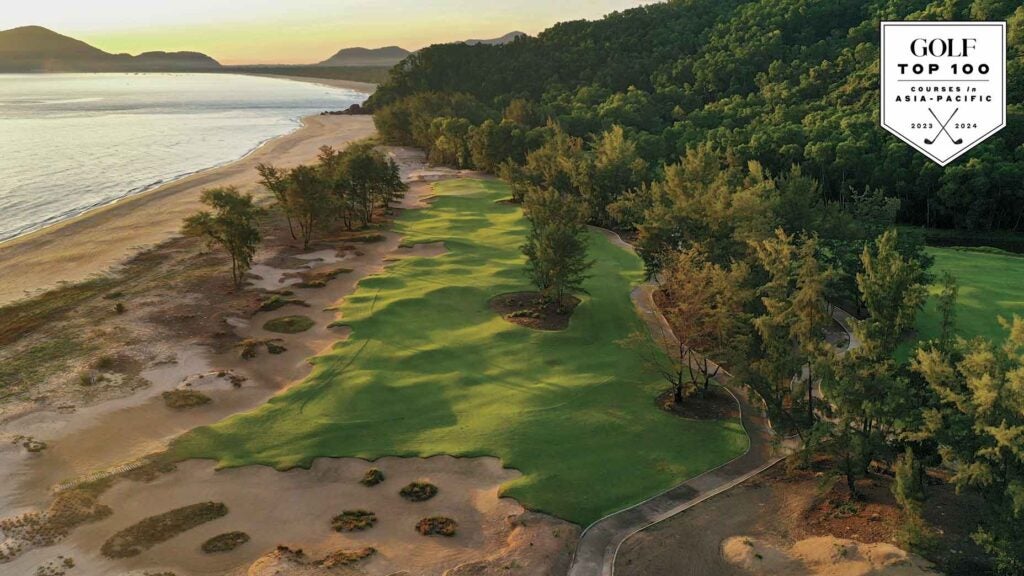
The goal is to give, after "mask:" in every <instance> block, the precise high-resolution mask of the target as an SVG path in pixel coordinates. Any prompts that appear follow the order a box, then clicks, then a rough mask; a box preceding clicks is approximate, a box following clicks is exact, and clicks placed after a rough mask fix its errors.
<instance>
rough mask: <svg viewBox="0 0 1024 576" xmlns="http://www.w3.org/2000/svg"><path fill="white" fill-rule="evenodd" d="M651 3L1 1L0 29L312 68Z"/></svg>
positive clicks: (106, 46) (134, 49)
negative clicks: (366, 50)
mask: <svg viewBox="0 0 1024 576" xmlns="http://www.w3.org/2000/svg"><path fill="white" fill-rule="evenodd" d="M650 3H651V1H650V0H646V1H645V0H505V1H498V0H433V1H424V0H298V1H296V0H4V1H3V2H0V4H2V6H0V30H6V29H8V28H14V27H17V26H26V25H31V24H35V25H39V26H45V27H47V28H51V29H53V30H55V31H57V32H60V33H62V34H65V35H68V36H73V37H75V38H78V39H80V40H84V41H86V42H88V43H90V44H92V45H94V46H96V47H98V48H101V49H103V50H106V51H108V52H130V53H133V54H136V53H139V52H145V51H148V50H169V51H174V50H197V51H200V52H205V53H207V54H209V55H211V56H213V57H214V58H217V59H218V60H220V61H221V62H223V63H225V64H245V63H256V62H258V63H311V62H316V61H319V60H324V59H326V58H328V57H329V56H331V55H332V54H334V52H336V51H337V50H338V49H340V48H345V47H350V46H366V47H370V48H376V47H380V46H388V45H399V46H402V47H403V48H406V49H409V50H415V49H418V48H421V47H423V46H426V45H429V44H433V43H435V42H446V41H454V40H463V39H466V38H491V37H496V36H501V35H502V34H505V33H506V32H511V31H513V30H522V31H523V32H526V33H528V34H536V33H537V32H539V31H541V30H543V29H545V28H547V27H548V26H550V25H551V24H553V23H555V22H558V21H562V20H575V19H579V18H587V19H593V18H598V17H600V16H603V15H604V14H606V13H608V12H612V11H615V10H622V9H624V8H630V7H633V6H639V5H642V4H650Z"/></svg>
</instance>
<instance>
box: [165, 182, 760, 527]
mask: <svg viewBox="0 0 1024 576" xmlns="http://www.w3.org/2000/svg"><path fill="white" fill-rule="evenodd" d="M435 193H436V195H437V199H436V200H435V201H434V202H433V203H432V205H431V206H430V207H429V208H427V209H423V210H412V211H406V212H404V213H402V214H401V216H400V217H399V218H398V219H397V221H396V223H395V230H396V231H397V232H398V233H400V234H402V235H403V236H404V243H405V244H417V243H432V242H444V244H445V246H446V248H447V250H448V252H447V253H446V254H443V255H441V256H436V257H415V258H406V259H402V260H400V261H397V262H395V263H393V264H391V265H389V266H388V268H387V269H386V270H385V271H384V272H383V273H381V274H379V275H376V276H372V277H369V278H366V279H364V280H363V281H362V282H361V283H360V285H359V287H358V289H357V290H356V292H355V293H354V294H353V295H352V296H350V297H348V298H346V300H345V301H344V303H343V304H342V305H341V307H340V309H339V314H340V316H339V318H340V319H339V321H338V323H339V324H342V325H345V326H349V327H351V329H352V332H351V336H350V337H349V338H347V339H346V340H344V341H341V342H339V343H338V344H337V345H336V346H334V348H333V349H332V350H331V351H330V352H329V353H326V354H324V355H321V356H319V357H317V358H315V359H314V360H313V363H314V367H313V371H312V373H311V375H310V376H309V377H308V378H307V379H306V380H305V381H304V382H302V383H301V384H298V385H296V386H294V387H292V388H290V389H289V390H287V391H286V392H284V393H281V394H279V395H277V396H275V397H274V398H272V399H271V400H270V401H269V402H268V403H267V404H265V405H263V406H262V407H260V408H258V409H256V410H253V411H251V412H248V413H243V414H239V415H237V416H234V417H232V418H229V419H227V420H224V421H222V422H219V423H217V424H215V425H213V426H209V427H203V428H198V429H196V430H194V431H192V432H190V433H189V434H187V435H185V436H183V437H182V438H180V439H178V440H177V441H176V442H175V443H174V445H173V447H172V455H173V456H174V457H175V458H179V459H186V458H212V459H216V460H217V461H218V462H219V463H220V465H221V466H228V467H231V466H244V465H249V464H264V465H270V466H274V467H276V468H278V469H288V468H292V467H296V466H301V467H307V466H309V465H310V464H311V462H312V461H313V460H314V459H315V458H318V457H360V458H366V459H371V460H372V459H376V458H380V457H384V456H422V457H427V456H433V455H438V454H450V455H453V456H495V457H498V458H500V459H501V460H502V462H503V464H504V465H505V466H506V467H510V468H515V469H518V470H519V471H521V472H522V474H523V475H522V476H521V477H520V478H518V479H516V480H514V481H512V482H510V483H508V484H507V485H505V486H504V487H503V495H505V496H510V497H513V498H516V499H517V500H519V502H521V503H522V504H523V505H524V506H526V507H528V508H531V509H534V510H539V511H542V512H547V513H550V514H554V515H556V516H559V517H561V518H564V519H567V520H571V521H573V522H576V523H579V524H581V525H586V524H588V523H590V522H591V521H593V520H596V519H597V518H599V517H601V516H602V515H604V514H607V513H610V512H613V511H615V510H618V509H620V508H622V507H625V506H628V505H631V504H634V503H636V502H639V501H641V500H644V499H646V498H648V497H650V496H652V495H654V494H656V493H658V492H660V491H662V490H664V489H667V488H669V487H671V486H674V485H675V484H677V483H679V482H681V481H683V480H685V479H687V478H690V477H692V476H695V475H697V474H699V473H701V472H703V471H705V470H708V469H710V468H713V467H715V466H718V465H720V464H722V463H724V462H726V461H728V460H730V459H732V458H734V457H736V456H738V455H740V454H741V453H742V452H743V451H744V450H746V448H747V445H748V439H747V436H746V434H745V432H744V431H743V429H742V426H741V425H740V423H739V421H738V420H731V421H693V420H686V419H682V418H679V417H677V416H674V415H671V414H668V413H666V412H663V411H661V410H659V409H658V408H657V407H656V406H655V402H654V399H655V397H656V396H657V395H658V393H659V392H661V391H663V390H664V389H666V388H667V387H668V386H667V384H666V383H664V382H663V381H662V380H660V379H659V377H658V376H657V375H655V374H653V373H652V372H651V371H649V370H647V369H646V367H645V366H644V363H643V362H642V360H641V359H640V358H639V357H638V355H637V353H636V352H635V351H633V350H631V349H629V348H628V347H627V346H625V345H623V344H622V343H621V342H620V340H621V339H624V338H626V337H628V336H629V335H630V334H631V333H633V332H635V331H637V330H642V329H643V328H644V327H643V324H642V321H641V320H640V318H639V317H638V315H637V312H636V310H635V308H634V306H633V303H632V301H631V300H630V291H631V290H632V288H633V287H634V286H636V285H637V284H638V283H640V282H641V281H642V280H643V267H642V264H641V262H640V260H639V258H637V257H636V255H634V254H632V253H630V252H627V251H626V250H623V249H622V248H620V247H617V246H615V245H613V244H612V243H611V242H609V241H608V240H607V239H606V238H605V237H603V236H602V235H601V234H599V233H597V232H592V233H591V234H590V244H589V246H590V257H591V258H592V259H593V260H594V261H595V264H594V267H593V268H592V269H591V276H590V278H589V279H588V280H587V281H586V283H585V287H586V290H587V292H588V293H587V294H583V295H581V299H582V303H581V304H580V305H579V306H578V307H577V308H576V311H575V312H574V314H573V316H572V320H571V322H570V325H569V328H568V329H566V330H564V331H560V332H542V331H536V330H532V329H530V328H525V327H521V326H517V325H514V324H512V323H509V322H507V321H506V320H504V319H503V318H501V317H500V316H499V315H498V314H496V313H495V312H493V311H492V310H491V309H490V308H489V307H488V301H489V300H490V299H491V298H492V297H493V296H496V295H498V294H503V293H508V292H514V291H521V290H530V289H531V288H530V286H529V284H528V283H527V280H526V276H525V274H524V272H523V267H524V262H525V260H524V258H523V256H522V254H521V253H520V250H519V247H520V246H521V245H522V244H523V242H524V240H525V236H526V232H527V227H528V223H527V221H526V220H525V219H524V218H523V216H522V211H521V209H520V208H519V207H518V206H514V205H511V204H509V203H507V202H500V201H501V200H503V199H506V198H508V197H509V189H508V187H507V185H505V184H503V183H501V182H497V181H490V180H451V181H445V182H440V183H437V184H435ZM440 488H441V490H444V486H440Z"/></svg>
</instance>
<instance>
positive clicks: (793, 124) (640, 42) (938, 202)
mask: <svg viewBox="0 0 1024 576" xmlns="http://www.w3.org/2000/svg"><path fill="white" fill-rule="evenodd" d="M901 19H909V20H914V19H918V20H968V19H986V20H1006V21H1007V22H1008V31H1009V32H1008V33H1009V55H1008V56H1009V61H1008V64H1009V71H1008V81H1009V86H1008V101H1009V102H1010V103H1011V105H1010V107H1009V111H1008V125H1007V127H1006V128H1005V129H1004V130H1003V131H1002V132H1000V133H999V134H997V135H996V136H994V137H993V138H991V139H990V140H988V141H987V142H985V143H984V144H982V145H980V146H978V147H977V148H975V149H974V150H972V151H971V152H970V153H969V154H967V155H966V156H965V157H964V158H963V159H961V160H959V161H957V162H955V163H953V164H952V165H950V166H948V167H946V168H940V167H938V166H937V165H935V164H932V163H931V162H930V161H928V160H927V159H926V158H924V157H923V156H921V155H919V154H917V153H916V152H915V151H913V150H912V149H910V148H909V147H908V146H906V145H904V144H903V143H901V142H899V141H898V140H897V139H896V138H895V137H893V136H891V135H889V134H888V133H887V132H885V131H884V130H882V129H881V128H880V127H879V126H878V56H879V35H878V22H879V21H880V20H901ZM1022 43H1024V6H1021V5H1020V2H1017V1H1014V0H869V1H864V0H833V1H830V2H824V1H819V0H746V1H744V0H673V1H669V2H666V3H662V4H654V5H650V6H644V7H640V8H635V9H632V10H627V11H624V12H619V13H614V14H611V15H609V16H608V17H606V18H604V19H602V20H597V21H594V22H585V21H578V22H566V23H561V24H557V25H555V26H554V27H552V28H550V29H548V30H546V31H544V32H542V33H541V34H539V36H538V37H537V38H528V37H524V38H520V39H519V40H517V41H515V42H513V43H510V44H507V45H503V46H485V45H479V46H467V45H464V44H446V45H438V46H432V47H430V48H427V49H425V50H422V51H420V52H417V53H416V54H414V55H413V56H411V57H410V58H409V59H407V60H406V61H405V62H403V63H402V64H400V65H399V66H397V67H395V68H394V69H393V70H392V71H391V74H390V78H389V80H388V81H387V82H386V83H384V84H383V85H382V86H381V87H380V88H379V90H378V91H377V93H376V94H375V95H374V96H373V97H372V99H371V100H370V105H371V107H372V108H373V109H374V110H375V113H376V118H377V123H378V127H379V128H380V130H381V133H382V134H383V135H384V136H385V138H387V139H388V140H390V141H394V142H400V143H404V144H416V145H419V146H422V147H424V148H427V149H429V150H431V151H432V152H433V151H434V149H435V148H438V149H440V150H439V151H438V152H436V153H435V156H434V157H435V159H437V160H440V161H444V162H448V163H453V164H458V165H468V164H472V165H474V166H476V167H478V168H481V169H485V170H493V169H494V166H496V165H498V164H500V162H501V160H504V158H502V156H504V157H505V158H512V159H513V160H515V161H517V162H521V161H522V159H523V158H524V157H525V155H526V154H527V153H528V152H529V151H530V150H532V149H534V148H537V147H539V146H541V145H542V144H543V142H544V141H545V140H546V139H547V138H548V137H549V136H550V132H551V131H550V129H549V128H547V127H546V126H545V124H546V122H547V121H548V120H551V121H554V122H555V123H557V124H558V125H559V126H561V128H562V129H564V130H565V131H566V132H567V133H568V135H569V136H572V137H578V138H582V139H583V140H584V141H585V142H588V143H591V142H593V141H595V139H597V138H599V137H600V136H599V135H600V134H601V133H602V132H605V131H608V130H611V129H613V127H621V129H622V130H623V131H624V134H625V137H626V138H627V139H628V140H629V142H630V144H629V146H631V147H632V148H633V149H635V151H636V153H637V154H638V156H639V158H642V159H643V160H644V161H646V163H647V165H648V166H651V167H658V166H661V165H663V164H672V163H675V162H677V161H678V159H679V157H680V156H682V155H683V154H684V153H685V151H686V150H687V149H690V148H694V147H697V146H699V145H702V144H704V145H709V146H711V147H712V148H714V149H716V150H726V149H728V150H730V151H731V152H732V153H733V154H734V155H736V156H737V158H738V160H740V161H747V160H756V161H757V162H758V163H759V164H760V165H761V166H762V167H763V168H764V170H765V172H766V173H769V174H783V173H785V172H787V171H788V170H789V169H790V168H791V166H792V165H794V164H799V165H801V166H802V167H803V170H804V173H806V174H808V175H810V176H812V177H813V178H815V179H816V180H818V182H819V189H818V194H819V195H821V196H823V197H824V198H826V199H829V200H834V201H844V200H847V199H849V197H850V195H851V193H852V191H863V190H867V189H878V190H881V191H882V192H883V193H884V194H885V195H886V196H888V197H891V198H897V199H899V200H900V201H901V203H900V207H901V208H900V211H901V213H900V219H901V220H902V221H903V222H906V223H912V224H920V225H928V226H936V227H955V228H962V229H970V230H990V229H1013V230H1021V229H1024V144H1022V143H1024V123H1022V122H1021V119H1022V118H1024V105H1021V104H1020V102H1022V101H1024V75H1022V71H1024V47H1022V46H1024V44H1022ZM439 118H440V119H441V120H439V121H437V122H435V120H436V119H439ZM451 118H458V119H460V121H459V122H452V121H451V120H450V119H451ZM462 120H464V122H463V121H462ZM487 122H489V124H488V123H487ZM485 124H486V126H482V125H485ZM458 138H468V140H469V142H470V144H467V143H465V141H463V142H461V143H458V144H457V145H456V143H455V140H456V139H458ZM600 138H605V137H600ZM622 174H623V173H622V172H621V171H618V172H616V175H617V176H621V175H622ZM620 193H621V191H620ZM598 216H600V217H603V214H600V215H598Z"/></svg>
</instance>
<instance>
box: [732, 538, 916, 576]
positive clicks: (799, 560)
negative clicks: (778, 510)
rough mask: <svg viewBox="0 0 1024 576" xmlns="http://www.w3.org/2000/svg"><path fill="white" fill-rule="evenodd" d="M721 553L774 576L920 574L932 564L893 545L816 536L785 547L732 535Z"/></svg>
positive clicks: (749, 568)
mask: <svg viewBox="0 0 1024 576" xmlns="http://www.w3.org/2000/svg"><path fill="white" fill-rule="evenodd" d="M722 555H723V556H724V557H725V559H726V560H727V561H728V562H730V563H731V564H733V565H735V566H739V567H741V568H743V569H744V570H746V571H748V572H750V573H751V574H772V575H777V576H789V575H792V576H804V575H812V576H869V575H870V576H923V575H926V574H934V573H935V572H933V571H932V569H931V564H930V563H928V562H927V561H926V560H924V559H923V558H921V557H919V556H917V555H914V554H910V553H908V552H906V551H904V550H901V549H899V548H897V547H896V546H893V545H892V544H885V543H878V544H863V543H860V542H857V541H855V540H847V539H845V538H833V537H831V536H819V537H815V538H807V539H805V540H801V541H799V542H797V543H795V544H793V546H792V547H790V548H789V549H785V548H782V547H779V546H775V545H774V544H770V543H768V542H766V541H764V540H760V539H757V538H749V537H746V536H734V537H732V538H729V539H727V540H725V541H724V542H723V543H722Z"/></svg>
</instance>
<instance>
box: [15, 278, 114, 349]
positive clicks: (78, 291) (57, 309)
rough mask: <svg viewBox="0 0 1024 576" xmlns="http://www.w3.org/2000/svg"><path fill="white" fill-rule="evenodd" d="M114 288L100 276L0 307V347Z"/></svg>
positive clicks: (111, 282) (112, 282)
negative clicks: (0, 319)
mask: <svg viewBox="0 0 1024 576" xmlns="http://www.w3.org/2000/svg"><path fill="white" fill-rule="evenodd" d="M116 284H117V281H116V280H115V279H114V278H111V277H107V276H102V277H99V278H94V279H92V280H87V281H85V282H79V283H77V284H63V285H61V286H60V287H58V288H55V289H53V290H50V291H49V292H45V293H43V294H40V295H39V296H35V297H33V298H29V299H27V300H19V301H17V302H15V303H13V304H8V305H6V306H3V307H0V318H3V319H4V321H3V322H2V323H0V346H6V345H7V344H10V343H11V342H14V341H15V340H17V339H18V338H20V337H21V336H23V335H25V334H28V333H29V332H33V331H35V330H36V329H38V328H40V327H42V326H46V325H48V324H52V323H53V322H55V321H57V320H58V319H59V318H60V317H61V316H62V315H63V314H65V313H66V312H69V311H71V310H74V309H76V308H77V307H79V306H81V305H82V304H84V303H85V302H87V301H89V300H91V299H93V298H96V297H97V296H100V295H101V294H103V293H105V292H107V291H108V290H109V289H110V288H111V287H113V286H115V285H116Z"/></svg>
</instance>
